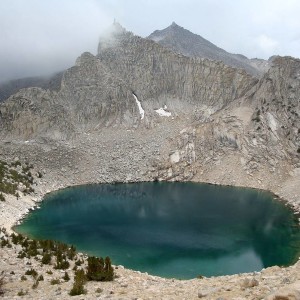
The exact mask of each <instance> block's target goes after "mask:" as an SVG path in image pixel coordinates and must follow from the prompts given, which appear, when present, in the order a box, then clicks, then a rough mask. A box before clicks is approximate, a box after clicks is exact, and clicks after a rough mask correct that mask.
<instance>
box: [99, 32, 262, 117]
mask: <svg viewBox="0 0 300 300" xmlns="http://www.w3.org/2000/svg"><path fill="white" fill-rule="evenodd" d="M102 43H104V45H105V47H102V46H101V45H102ZM97 57H98V58H99V60H100V61H101V62H102V63H103V64H105V65H106V66H107V68H109V69H110V70H111V72H112V73H114V74H115V75H116V76H117V77H119V78H122V79H123V80H124V82H126V84H127V85H128V86H129V87H130V88H132V90H133V91H134V92H135V93H136V95H137V96H138V98H139V99H140V101H141V102H142V105H144V106H145V108H146V115H147V113H149V114H150V115H151V114H153V111H154V109H155V108H159V107H162V106H163V105H167V107H169V108H170V110H171V111H172V110H174V112H175V113H179V112H185V111H187V112H190V109H189V108H188V106H192V107H193V109H195V108H201V107H203V106H205V107H209V108H210V109H211V110H212V111H217V110H219V109H220V108H222V107H224V106H226V105H227V104H228V103H230V102H231V101H233V100H234V99H237V98H240V97H242V96H243V95H244V94H245V93H246V92H247V91H248V90H249V89H250V88H251V87H252V86H253V85H254V84H255V83H256V82H257V80H256V79H255V78H252V77H251V76H250V75H248V74H246V72H245V71H242V70H237V69H233V68H231V67H228V66H226V65H224V64H223V63H221V62H214V61H209V60H206V59H197V58H189V57H185V56H183V55H179V54H175V53H174V52H171V51H169V50H167V49H165V48H164V47H161V46H160V45H158V44H156V43H154V42H152V41H150V40H145V39H142V38H140V37H137V36H134V35H133V34H130V33H128V32H124V31H117V32H113V34H112V36H111V37H110V44H109V45H107V43H106V41H105V40H104V41H103V42H102V41H100V43H99V53H98V56H97Z"/></svg>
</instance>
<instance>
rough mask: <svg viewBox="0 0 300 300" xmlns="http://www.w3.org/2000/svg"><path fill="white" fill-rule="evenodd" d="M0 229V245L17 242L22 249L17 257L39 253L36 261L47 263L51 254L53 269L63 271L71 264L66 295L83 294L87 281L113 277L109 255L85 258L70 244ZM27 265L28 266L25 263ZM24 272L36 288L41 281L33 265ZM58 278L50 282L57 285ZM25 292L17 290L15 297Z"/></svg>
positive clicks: (10, 244) (1, 283)
mask: <svg viewBox="0 0 300 300" xmlns="http://www.w3.org/2000/svg"><path fill="white" fill-rule="evenodd" d="M0 231H1V232H3V233H4V236H2V238H1V243H0V245H1V247H9V248H11V247H12V245H21V246H22V249H21V251H19V253H18V258H25V257H26V258H32V257H33V258H35V259H38V255H42V257H41V258H39V260H40V261H41V263H42V264H43V265H51V261H52V257H53V258H55V264H54V265H53V268H54V269H59V270H66V269H69V268H70V266H71V263H72V264H73V266H74V267H73V271H74V283H73V286H72V289H71V291H70V293H69V294H70V295H71V296H74V295H82V294H86V293H87V290H86V289H85V288H84V285H85V283H86V282H87V281H88V280H89V281H91V280H94V281H112V280H113V279H114V269H113V267H112V265H111V260H110V258H109V257H106V258H105V259H103V258H102V257H100V258H98V257H94V256H92V257H88V258H87V261H86V259H85V258H84V257H81V256H79V255H78V254H77V252H76V248H75V247H74V246H68V245H67V244H64V243H60V242H56V241H51V240H31V239H29V238H28V237H25V236H23V235H22V234H15V233H12V234H11V235H8V233H7V232H6V230H5V229H4V228H2V229H1V228H0ZM28 265H31V264H30V263H28ZM79 266H87V267H86V268H85V267H84V268H80V269H79V268H78V267H79ZM46 273H47V274H49V275H52V274H53V272H52V271H51V270H47V271H46ZM25 275H28V276H32V277H33V278H34V283H33V285H32V289H36V288H38V286H39V281H42V280H44V277H43V275H41V274H40V275H39V274H38V273H37V271H36V270H35V269H34V268H32V267H31V268H30V269H28V270H26V272H25ZM25 275H22V276H21V281H25V280H27V277H26V276H25ZM61 279H63V280H64V281H65V282H66V281H69V280H70V276H69V274H68V272H67V271H65V273H64V276H63V277H62V278H61ZM62 282H63V281H60V279H58V278H52V279H51V281H50V283H51V284H52V285H56V284H60V283H62ZM3 284H4V277H3V276H2V277H1V276H0V294H1V291H3ZM26 294H27V292H24V291H23V290H21V291H19V293H18V296H24V295H26Z"/></svg>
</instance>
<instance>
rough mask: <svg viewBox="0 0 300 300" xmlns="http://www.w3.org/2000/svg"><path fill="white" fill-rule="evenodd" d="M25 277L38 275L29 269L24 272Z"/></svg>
mask: <svg viewBox="0 0 300 300" xmlns="http://www.w3.org/2000/svg"><path fill="white" fill-rule="evenodd" d="M25 275H31V276H32V277H36V276H37V275H38V273H37V271H36V270H35V269H33V268H31V269H30V270H27V271H26V272H25Z"/></svg>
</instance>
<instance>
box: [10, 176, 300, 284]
mask: <svg viewBox="0 0 300 300" xmlns="http://www.w3.org/2000/svg"><path fill="white" fill-rule="evenodd" d="M16 231H17V232H19V233H23V234H26V235H28V236H30V237H32V238H38V239H53V240H58V241H63V242H66V243H68V244H73V245H75V246H76V247H77V249H78V250H79V251H83V252H86V253H88V254H90V255H96V256H110V257H111V259H112V261H113V264H117V265H118V264H121V265H124V266H125V267H127V268H131V269H134V270H139V271H143V272H148V273H149V274H152V275H159V276H163V277H174V278H182V279H188V278H195V277H197V276H198V275H204V276H216V275H225V274H234V273H240V272H251V271H259V270H261V269H262V268H265V267H268V266H272V265H280V266H281V265H288V264H291V263H294V262H295V260H296V259H297V258H298V256H299V252H300V251H299V250H300V230H299V226H298V221H297V217H295V215H294V214H293V212H292V210H291V209H290V208H288V207H287V206H285V205H284V203H282V202H280V201H278V200H275V199H274V197H273V195H272V194H270V193H267V192H262V191H259V190H254V189H245V188H234V187H224V186H214V185H208V184H199V183H158V182H151V183H150V182H148V183H135V184H102V185H84V186H77V187H72V188H67V189H64V190H60V191H57V192H53V193H51V194H48V195H47V196H46V197H45V200H44V201H43V202H42V203H41V208H40V209H39V210H35V211H33V212H31V213H30V214H29V215H28V216H27V217H26V218H25V219H24V221H23V222H22V224H21V225H19V226H17V227H16Z"/></svg>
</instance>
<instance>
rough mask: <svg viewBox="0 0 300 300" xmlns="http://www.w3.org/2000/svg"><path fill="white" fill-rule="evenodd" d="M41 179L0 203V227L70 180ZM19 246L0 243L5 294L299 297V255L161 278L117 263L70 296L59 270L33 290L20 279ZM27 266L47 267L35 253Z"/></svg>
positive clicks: (12, 296) (14, 221)
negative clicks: (30, 190) (287, 260)
mask: <svg viewBox="0 0 300 300" xmlns="http://www.w3.org/2000/svg"><path fill="white" fill-rule="evenodd" d="M41 181H42V182H41V183H40V184H38V185H37V188H36V194H35V196H34V197H30V196H26V197H23V198H20V199H18V200H17V203H16V201H14V200H15V197H13V196H9V197H8V199H7V201H6V202H4V203H1V206H2V207H1V221H0V227H4V228H6V229H7V230H8V231H10V232H12V231H13V226H14V225H16V224H18V222H20V220H21V219H22V218H23V217H25V216H26V214H27V213H29V212H30V210H32V209H36V207H37V206H38V205H39V203H40V201H42V199H43V197H44V196H45V195H46V194H47V193H49V192H51V191H54V190H57V189H61V188H64V187H67V186H69V185H67V184H66V185H64V184H63V183H62V182H60V183H59V185H57V183H56V184H55V183H54V182H53V183H52V184H48V185H47V184H43V182H46V181H45V180H41ZM284 200H285V201H287V204H288V205H291V206H292V207H293V208H294V209H295V213H299V212H300V211H299V206H297V205H295V203H294V200H292V201H289V199H284ZM17 204H18V205H17ZM4 206H5V207H4ZM5 212H7V213H5ZM17 251H18V249H17V248H16V247H15V246H13V248H11V249H6V248H0V253H1V257H2V258H3V259H2V260H1V263H0V266H1V268H0V269H1V270H3V271H4V272H5V278H6V284H5V294H4V299H67V298H69V297H70V298H74V299H154V298H156V299H198V298H204V299H236V300H238V299H239V300H241V299H269V300H270V299H274V300H275V299H300V298H299V297H300V261H298V262H297V263H296V264H294V265H293V266H290V267H287V268H280V267H276V266H275V267H271V268H266V269H263V270H261V271H260V272H254V273H245V274H236V275H231V276H220V277H210V278H201V279H200V278H199V279H198V278H197V279H192V280H177V279H165V278H160V277H157V276H151V275H148V274H147V273H141V272H138V271H133V270H128V269H125V268H123V267H122V266H117V267H116V274H117V278H116V279H115V280H114V281H113V282H111V283H91V282H89V283H88V284H87V290H88V293H87V294H86V295H84V297H82V296H81V297H80V296H74V297H71V296H69V295H68V291H69V290H70V288H71V283H70V282H68V283H65V282H63V283H61V284H59V285H58V286H52V285H51V284H50V282H51V279H53V278H57V277H61V275H62V274H61V272H60V271H59V270H58V271H57V272H54V274H53V275H51V276H50V275H49V276H46V277H45V281H44V282H43V283H42V284H41V285H40V287H39V288H38V289H36V290H33V289H32V288H31V286H32V281H30V280H27V281H25V282H20V277H21V275H22V274H23V273H24V271H25V270H26V268H28V266H27V263H28V260H22V259H18V258H17ZM82 255H83V254H82ZM30 267H34V268H36V269H37V270H38V271H39V273H43V274H45V272H46V271H47V267H45V266H41V265H40V264H39V263H38V262H37V261H35V260H34V259H30ZM12 272H14V274H12ZM20 288H22V289H23V290H24V291H26V293H27V294H25V295H23V296H22V297H21V298H20V296H18V295H17V293H18V292H19V290H20ZM100 290H101V293H99V291H100ZM279 296H280V297H281V298H279Z"/></svg>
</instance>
